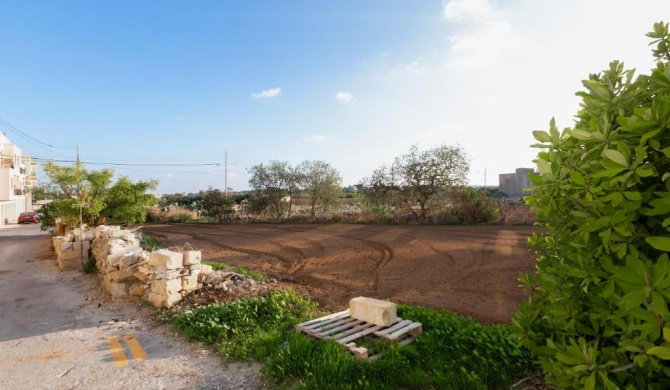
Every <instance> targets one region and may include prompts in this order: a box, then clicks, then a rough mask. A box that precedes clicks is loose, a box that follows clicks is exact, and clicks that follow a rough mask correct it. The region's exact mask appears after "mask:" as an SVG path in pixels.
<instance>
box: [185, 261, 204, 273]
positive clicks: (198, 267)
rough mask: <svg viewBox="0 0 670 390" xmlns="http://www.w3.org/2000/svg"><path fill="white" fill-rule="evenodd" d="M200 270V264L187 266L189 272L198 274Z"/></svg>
mask: <svg viewBox="0 0 670 390" xmlns="http://www.w3.org/2000/svg"><path fill="white" fill-rule="evenodd" d="M201 268H202V263H198V264H192V265H189V266H188V269H189V270H190V271H195V270H198V272H200V269H201Z"/></svg>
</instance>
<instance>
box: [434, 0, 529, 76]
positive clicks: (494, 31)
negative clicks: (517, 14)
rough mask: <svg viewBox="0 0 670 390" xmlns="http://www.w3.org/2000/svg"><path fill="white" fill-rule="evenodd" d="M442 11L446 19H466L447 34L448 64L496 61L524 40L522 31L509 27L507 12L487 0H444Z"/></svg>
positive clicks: (495, 63)
mask: <svg viewBox="0 0 670 390" xmlns="http://www.w3.org/2000/svg"><path fill="white" fill-rule="evenodd" d="M444 15H445V18H446V19H447V20H449V21H452V20H462V19H465V20H467V21H468V22H469V23H468V25H467V26H466V27H465V28H463V29H461V30H460V31H458V32H456V33H455V34H453V35H451V36H450V37H449V42H450V43H451V47H450V48H449V57H448V59H447V65H449V66H452V67H462V68H471V67H473V66H474V67H476V66H482V65H484V66H491V65H497V64H499V63H501V62H502V60H503V58H504V57H505V56H508V55H509V54H510V52H513V51H514V50H515V49H518V48H520V47H523V46H524V44H525V41H526V40H525V38H524V37H523V36H522V34H521V33H519V32H517V31H515V30H514V29H513V27H512V23H511V22H510V20H509V16H510V14H509V13H507V12H504V11H503V10H502V9H498V8H495V7H493V6H492V5H491V4H489V2H488V0H452V1H449V2H447V3H445V7H444Z"/></svg>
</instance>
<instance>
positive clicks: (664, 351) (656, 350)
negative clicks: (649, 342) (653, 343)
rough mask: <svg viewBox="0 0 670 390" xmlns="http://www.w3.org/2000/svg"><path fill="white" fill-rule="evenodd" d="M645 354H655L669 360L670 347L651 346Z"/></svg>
mask: <svg viewBox="0 0 670 390" xmlns="http://www.w3.org/2000/svg"><path fill="white" fill-rule="evenodd" d="M647 355H652V356H656V357H658V358H660V359H663V360H670V348H668V347H651V348H649V349H648V350H647Z"/></svg>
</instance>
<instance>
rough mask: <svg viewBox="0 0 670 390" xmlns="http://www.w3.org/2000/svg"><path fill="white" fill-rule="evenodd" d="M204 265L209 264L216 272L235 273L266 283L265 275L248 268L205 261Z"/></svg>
mask: <svg viewBox="0 0 670 390" xmlns="http://www.w3.org/2000/svg"><path fill="white" fill-rule="evenodd" d="M202 263H203V264H207V265H211V266H212V269H214V270H215V271H216V270H221V271H233V272H237V273H238V274H240V275H246V276H248V277H250V278H251V279H253V280H256V281H258V282H265V275H263V274H261V273H259V272H256V271H252V270H250V269H248V268H244V267H238V266H233V265H229V264H226V263H219V262H216V261H203V262H202Z"/></svg>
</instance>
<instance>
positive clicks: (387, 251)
mask: <svg viewBox="0 0 670 390" xmlns="http://www.w3.org/2000/svg"><path fill="white" fill-rule="evenodd" d="M272 229H278V230H285V231H292V232H297V233H305V232H307V231H308V230H306V229H299V228H287V227H274V226H273V227H272ZM328 235H329V236H333V237H339V238H344V239H347V240H352V241H358V242H362V243H364V244H366V245H367V246H369V247H372V248H373V249H374V250H375V252H377V253H379V255H380V259H379V260H377V262H376V264H375V267H374V270H373V271H372V272H373V276H372V278H371V279H370V281H368V283H367V285H368V286H370V289H371V291H374V292H375V293H377V294H379V293H380V292H381V290H382V289H383V288H384V283H383V281H382V280H381V278H380V276H379V271H380V269H381V268H382V267H384V266H386V265H387V264H388V263H389V262H390V261H391V260H393V258H394V257H395V251H394V250H393V248H391V247H390V246H388V245H386V244H384V243H381V242H377V241H372V240H367V239H364V238H358V237H351V236H348V235H346V234H337V233H329V234H328ZM414 238H416V237H414ZM302 268H304V266H303V267H302ZM302 268H300V269H302ZM296 272H297V271H296Z"/></svg>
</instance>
